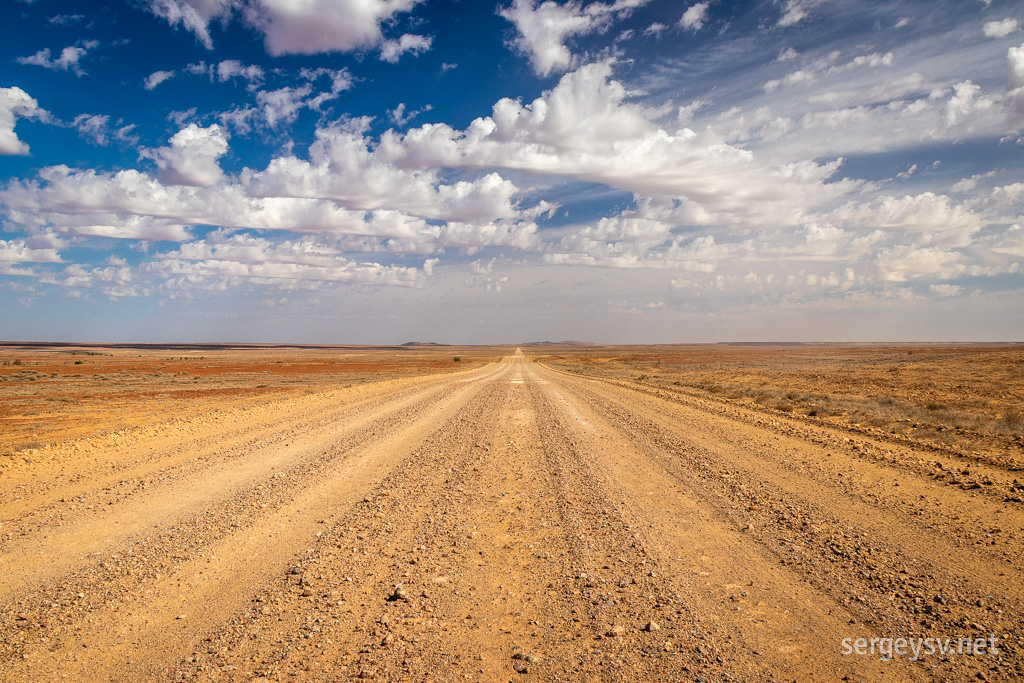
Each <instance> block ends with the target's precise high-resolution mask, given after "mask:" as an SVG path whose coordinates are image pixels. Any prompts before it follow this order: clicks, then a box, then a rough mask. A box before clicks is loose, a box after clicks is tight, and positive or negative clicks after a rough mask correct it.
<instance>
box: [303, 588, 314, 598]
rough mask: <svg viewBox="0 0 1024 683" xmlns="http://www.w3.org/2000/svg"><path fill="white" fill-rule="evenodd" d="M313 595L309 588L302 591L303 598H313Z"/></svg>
mask: <svg viewBox="0 0 1024 683" xmlns="http://www.w3.org/2000/svg"><path fill="white" fill-rule="evenodd" d="M312 595H313V591H311V590H309V589H308V588H307V589H305V590H304V591H302V597H304V598H308V597H311V596H312Z"/></svg>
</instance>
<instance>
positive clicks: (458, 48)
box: [0, 0, 1024, 343]
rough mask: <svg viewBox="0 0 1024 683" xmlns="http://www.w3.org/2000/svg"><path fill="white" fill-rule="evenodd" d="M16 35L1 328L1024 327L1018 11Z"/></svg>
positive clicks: (413, 335) (725, 14)
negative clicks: (1023, 311) (1023, 312)
mask: <svg viewBox="0 0 1024 683" xmlns="http://www.w3.org/2000/svg"><path fill="white" fill-rule="evenodd" d="M0 25H2V26H4V29H3V37H4V40H3V41H2V43H0V171H2V172H0V221H2V224H0V338H2V339H7V340H29V339H33V340H69V341H186V342H187V341H256V342H308V343H400V342H404V341H409V340H421V341H438V342H449V343H506V342H517V341H530V340H537V339H585V340H590V341H598V342H608V343H628V342H637V343H640V342H700V341H716V340H753V341H757V340H793V341H800V340H803V341H807V340H820V341H869V340H879V341H913V340H936V341H945V340H965V341H974V340H993V341H997V340H1002V341H1008V340H1021V339H1024V314H1022V310H1024V274H1022V264H1024V5H1022V4H1021V3H1020V2H1017V1H1016V0H904V1H901V2H880V1H875V2H872V1H869V0H748V1H740V2H727V1H725V0H718V1H715V0H709V1H706V2H682V3H680V2H670V1H665V0H606V1H603V2H554V1H552V0H549V1H547V2H537V1H536V0H501V1H499V2H496V3H492V2H478V1H470V0H463V1H461V2H460V1H456V0H447V1H434V0H308V1H307V2H304V3H294V2H289V0H113V1H112V2H109V3H82V2H76V1H71V0H11V1H9V2H5V3H3V5H2V8H0Z"/></svg>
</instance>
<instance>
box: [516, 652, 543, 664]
mask: <svg viewBox="0 0 1024 683" xmlns="http://www.w3.org/2000/svg"><path fill="white" fill-rule="evenodd" d="M512 659H518V660H520V661H523V662H529V663H530V664H537V663H539V662H540V657H539V656H537V655H528V654H526V653H525V652H517V653H515V654H514V655H512Z"/></svg>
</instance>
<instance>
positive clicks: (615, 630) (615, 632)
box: [605, 624, 626, 638]
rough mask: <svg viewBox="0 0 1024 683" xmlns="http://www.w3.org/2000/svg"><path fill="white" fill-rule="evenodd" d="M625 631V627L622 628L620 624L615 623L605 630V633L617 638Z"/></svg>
mask: <svg viewBox="0 0 1024 683" xmlns="http://www.w3.org/2000/svg"><path fill="white" fill-rule="evenodd" d="M625 632H626V629H624V628H622V625H621V624H615V625H614V626H612V627H611V628H610V629H608V630H607V631H606V632H605V635H606V636H608V637H609V638H617V637H619V636H621V635H622V634H623V633H625Z"/></svg>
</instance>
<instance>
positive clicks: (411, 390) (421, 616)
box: [0, 349, 1024, 681]
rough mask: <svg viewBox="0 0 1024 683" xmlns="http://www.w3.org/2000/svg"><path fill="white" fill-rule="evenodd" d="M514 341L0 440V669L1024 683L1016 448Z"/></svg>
mask: <svg viewBox="0 0 1024 683" xmlns="http://www.w3.org/2000/svg"><path fill="white" fill-rule="evenodd" d="M525 351H526V352H527V354H529V355H524V354H523V353H522V351H516V352H514V353H512V350H511V349H509V350H508V351H507V352H506V353H510V354H511V355H508V356H506V357H504V358H502V359H500V360H496V361H495V362H489V361H488V359H489V356H488V355H487V354H490V353H494V351H493V350H489V351H486V352H480V353H479V354H478V355H477V356H476V357H469V355H466V358H465V360H463V361H461V362H460V363H459V364H453V363H452V358H451V352H450V351H449V350H440V351H431V352H430V353H427V352H422V353H423V359H422V361H423V364H422V365H421V367H423V368H425V369H424V370H422V371H417V372H404V371H401V370H400V368H398V367H397V366H396V367H393V368H391V370H390V371H387V370H385V369H381V368H378V371H379V372H378V374H377V375H376V377H375V380H374V381H369V380H368V379H366V378H364V381H349V380H348V379H346V377H347V376H346V375H344V374H338V376H337V377H336V378H335V379H334V380H332V381H330V382H321V383H319V384H317V383H314V382H313V381H312V380H309V381H307V382H305V383H304V384H301V385H300V388H299V389H295V390H293V389H288V390H287V391H284V392H282V393H281V394H279V395H270V394H253V395H241V394H239V395H235V396H234V397H233V398H232V400H230V401H226V402H225V400H224V398H223V397H218V396H216V395H213V396H207V395H198V396H195V397H191V398H189V397H181V396H178V397H170V398H168V397H165V398H167V400H169V401H170V402H169V403H165V404H163V406H164V407H163V412H161V410H160V409H159V408H160V405H161V404H157V403H146V402H144V403H143V404H144V405H147V406H149V408H150V409H151V411H152V412H153V415H154V417H153V418H152V419H149V418H147V419H145V420H140V421H139V423H138V424H132V425H130V426H129V427H127V428H120V429H115V430H110V429H107V428H105V427H103V428H99V427H97V428H95V429H94V430H93V431H92V432H91V433H90V434H91V435H90V436H87V437H81V438H78V439H72V440H63V441H56V440H54V439H51V438H49V437H48V438H47V443H46V444H45V445H38V446H34V447H31V448H29V449H27V450H26V449H24V448H20V447H19V448H17V449H14V450H11V451H10V452H9V454H8V455H7V456H6V457H4V458H0V463H2V468H0V511H2V512H0V524H2V526H0V566H2V567H3V568H4V571H3V572H2V573H0V679H3V680H12V681H14V680H38V681H51V680H59V679H62V678H63V679H67V680H95V681H104V680H119V681H120V680H201V681H205V680H239V681H251V680H287V681H291V680H311V681H312V680H339V679H348V678H362V679H377V680H395V681H398V680H409V681H425V680H426V681H454V680H481V681H502V680H509V681H511V680H546V681H549V680H564V681H607V680H622V681H635V680H651V681H678V680H683V681H723V680H737V681H771V680H779V681H781V680H799V681H811V680H822V681H824V680H833V681H834V680H852V681H890V680H891V681H896V680H911V681H917V680H953V681H968V680H1007V681H1009V680H1020V679H1022V678H1024V654H1022V653H1024V651H1022V649H1021V642H1020V634H1019V633H1018V631H1019V629H1020V624H1021V607H1022V605H1024V580H1022V578H1024V576H1022V573H1024V564H1022V555H1021V549H1022V538H1024V536H1022V532H1024V528H1022V527H1024V504H1022V503H1020V502H1019V498H1018V496H1019V494H1022V493H1024V484H1020V483H1019V482H1018V479H1019V478H1022V477H1021V474H1020V473H1019V472H1018V471H1017V470H1016V469H1015V465H1013V464H1012V458H1011V457H1010V456H1007V457H982V456H981V455H974V454H973V453H961V452H957V451H955V450H954V449H953V448H952V446H950V447H949V448H946V447H945V446H944V445H943V444H934V443H932V442H930V441H924V440H921V441H916V440H914V438H913V437H912V435H908V434H907V433H904V432H900V433H894V432H889V431H885V430H881V429H874V430H872V429H869V428H867V427H865V428H863V429H857V428H853V427H852V426H851V425H849V424H845V423H842V424H841V423H837V422H830V421H826V420H822V419H813V418H812V417H811V416H808V415H805V414H795V413H793V412H786V411H781V410H778V409H776V408H773V407H772V406H769V405H764V404H759V403H755V402H747V401H745V399H744V398H743V397H742V396H741V397H738V398H736V399H730V398H728V397H723V396H720V395H717V394H715V393H714V392H709V391H707V390H703V389H700V390H699V389H686V388H685V387H682V386H681V385H676V384H674V383H673V382H674V381H678V380H673V382H670V383H668V384H666V385H665V386H661V385H659V384H657V383H652V382H650V381H648V379H646V378H645V379H636V378H631V377H626V376H613V375H614V373H612V374H608V373H605V374H602V373H600V372H590V373H587V372H584V371H582V370H581V369H580V368H579V367H574V368H568V369H565V368H563V369H560V364H556V363H553V362H534V361H535V360H536V359H537V358H540V357H542V356H543V355H545V354H547V353H548V352H546V351H545V352H543V353H542V352H541V351H539V350H535V349H526V350H525ZM282 353H283V352H282ZM165 355H166V354H165ZM430 359H433V361H431V360H430ZM282 360H283V359H282ZM442 360H443V361H444V364H442ZM69 362H70V361H69ZM303 362H305V361H303ZM431 362H433V363H435V364H434V365H431ZM83 365H84V363H83ZM18 367H22V368H23V367H25V366H24V365H21V366H18ZM4 369H7V368H6V367H5V368H4ZM442 370H443V371H442ZM569 370H574V371H569ZM135 372H137V373H139V374H146V373H148V374H149V375H152V372H153V371H152V367H151V366H143V365H140V366H139V367H138V368H137V369H136V370H135ZM374 372H376V371H368V372H367V373H366V374H367V376H368V377H369V378H373V376H374ZM261 374H262V373H261ZM358 374H359V373H358V372H355V371H353V373H352V375H353V376H356V375H358ZM172 376H173V375H172ZM243 379H244V381H243ZM243 379H238V380H237V382H236V385H237V386H235V385H232V386H225V387H221V388H226V389H229V388H242V387H245V386H250V387H251V384H252V381H253V380H252V378H248V379H245V378H243ZM157 380H158V381H162V380H159V378H157ZM192 381H194V380H192ZM200 381H202V380H200ZM267 383H268V387H267V388H270V386H269V385H270V382H267ZM52 386H53V387H54V389H53V390H54V391H56V390H57V388H59V385H58V384H54V385H52ZM9 389H11V385H6V386H5V388H4V391H8V390H9ZM684 389H685V390H684ZM90 390H91V389H90ZM0 396H4V394H0ZM8 396H10V397H11V398H9V399H7V398H5V399H4V400H9V401H10V402H13V403H18V401H23V400H25V397H24V395H23V394H18V393H12V394H8ZM169 406H179V407H180V406H188V408H187V409H186V410H184V412H181V411H173V412H168V411H169V410H170V408H169ZM87 408H88V406H85V407H83V408H82V410H83V415H84V414H85V412H84V411H86V409H87ZM101 412H102V411H101ZM104 414H105V413H104ZM146 414H149V413H146ZM158 417H162V419H158ZM83 419H84V418H83ZM127 419H128V420H129V421H131V418H127ZM72 422H74V421H72ZM75 424H78V423H77V422H76V423H75ZM74 429H84V427H82V426H81V425H80V424H78V426H76V427H74ZM1008 438H1009V437H1008ZM40 440H42V439H40ZM50 441H53V443H50ZM1012 443H1013V442H1008V444H1009V445H1010V446H1012ZM989 634H992V637H993V639H994V641H995V643H996V646H997V648H998V654H988V653H985V654H975V655H957V654H952V655H950V654H946V655H939V654H930V655H929V654H924V655H922V656H921V657H920V659H919V660H918V661H910V659H911V658H910V656H909V654H908V655H905V656H900V657H896V658H895V659H893V660H892V661H884V660H882V659H880V657H879V656H878V654H876V655H874V656H870V655H863V656H858V655H844V654H843V648H842V641H843V639H844V638H850V639H857V638H865V639H871V638H886V637H892V638H901V637H902V638H915V639H916V638H925V637H937V638H947V637H952V638H957V637H960V636H972V637H983V638H988V637H989Z"/></svg>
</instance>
